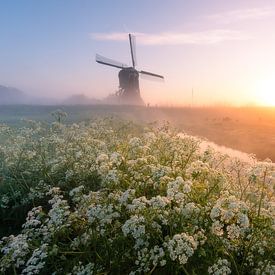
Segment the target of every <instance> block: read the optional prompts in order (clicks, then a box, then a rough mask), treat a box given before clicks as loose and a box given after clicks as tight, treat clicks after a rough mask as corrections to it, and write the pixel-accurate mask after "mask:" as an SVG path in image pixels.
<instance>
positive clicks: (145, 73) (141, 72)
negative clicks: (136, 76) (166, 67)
mask: <svg viewBox="0 0 275 275" xmlns="http://www.w3.org/2000/svg"><path fill="white" fill-rule="evenodd" d="M139 73H140V74H144V75H148V76H152V77H157V78H161V79H164V77H163V76H162V75H159V74H154V73H150V72H146V71H139Z"/></svg>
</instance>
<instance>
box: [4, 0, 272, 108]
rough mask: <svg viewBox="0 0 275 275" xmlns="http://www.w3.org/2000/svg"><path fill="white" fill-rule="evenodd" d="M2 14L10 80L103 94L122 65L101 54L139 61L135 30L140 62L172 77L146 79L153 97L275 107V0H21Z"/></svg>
mask: <svg viewBox="0 0 275 275" xmlns="http://www.w3.org/2000/svg"><path fill="white" fill-rule="evenodd" d="M0 10H1V17H0V37H1V43H0V62H1V66H0V85H5V86H12V87H16V88H18V89H20V90H23V91H24V92H26V93H29V94H31V95H35V96H44V97H49V98H59V99H60V98H66V97H67V96H70V95H72V94H85V95H86V96H89V97H91V98H99V99H102V98H104V97H106V96H108V95H109V94H110V93H113V92H114V91H115V90H117V87H118V69H116V68H112V67H107V66H102V65H100V64H98V63H96V62H95V54H96V53H99V54H102V55H104V56H106V57H109V58H112V59H114V60H118V61H121V62H123V63H126V64H130V60H131V56H130V50H129V42H128V40H127V33H133V34H134V35H135V36H136V50H137V61H138V68H139V69H142V70H145V71H152V72H154V73H157V74H161V75H164V77H165V81H164V82H153V81H149V80H147V79H141V80H140V87H141V95H142V97H143V99H144V101H145V102H146V103H150V104H161V105H166V104H167V105H190V104H192V101H193V104H195V105H217V104H222V105H227V104H228V105H271V106H275V51H274V49H275V32H274V29H275V2H274V1H271V0H270V1H260V0H259V1H254V0H243V1H240V0H232V1H219V0H205V1H198V0H195V1H175V0H173V1H156V0H151V1H146V0H140V1H123V0H119V1H105V0H103V1H71V0H62V1H61V0H60V1H52V0H48V1H34V0H28V1H20V0H17V1H16V0H14V1H1V2H0ZM192 91H193V93H192ZM192 94H193V97H192Z"/></svg>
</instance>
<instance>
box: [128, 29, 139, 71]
mask: <svg viewBox="0 0 275 275" xmlns="http://www.w3.org/2000/svg"><path fill="white" fill-rule="evenodd" d="M129 41H130V50H131V58H132V65H133V68H135V67H136V65H137V56H136V38H135V36H133V35H132V34H130V33H129Z"/></svg>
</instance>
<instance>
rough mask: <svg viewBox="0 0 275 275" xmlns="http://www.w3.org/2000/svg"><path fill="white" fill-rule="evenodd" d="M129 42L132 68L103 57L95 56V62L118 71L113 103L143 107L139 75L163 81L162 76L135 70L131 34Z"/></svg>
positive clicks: (133, 44) (133, 41) (134, 55)
mask: <svg viewBox="0 0 275 275" xmlns="http://www.w3.org/2000/svg"><path fill="white" fill-rule="evenodd" d="M129 42H130V50H131V58H132V67H131V66H128V65H125V64H123V63H121V62H117V61H114V60H112V59H109V58H106V57H103V56H101V55H98V54H97V55H96V62H98V63H100V64H103V65H107V66H111V67H115V68H119V69H120V71H119V73H118V78H119V90H118V91H117V92H116V93H115V96H114V97H113V98H114V99H115V101H116V102H115V103H119V104H131V105H144V102H143V100H142V98H141V96H140V89H139V75H140V74H144V75H149V76H151V77H156V78H160V79H163V76H161V75H158V74H154V73H150V72H147V71H138V70H136V68H135V67H136V54H135V38H134V36H133V35H131V34H129Z"/></svg>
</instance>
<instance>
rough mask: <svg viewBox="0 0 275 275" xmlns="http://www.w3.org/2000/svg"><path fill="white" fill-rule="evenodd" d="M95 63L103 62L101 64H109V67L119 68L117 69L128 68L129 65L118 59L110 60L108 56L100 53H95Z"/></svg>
mask: <svg viewBox="0 0 275 275" xmlns="http://www.w3.org/2000/svg"><path fill="white" fill-rule="evenodd" d="M95 60H96V62H97V63H100V64H103V65H107V66H111V67H115V68H119V69H123V68H128V67H129V66H128V65H126V64H123V63H121V62H119V61H115V60H112V59H110V58H107V57H104V56H102V55H99V54H97V55H96V58H95Z"/></svg>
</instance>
